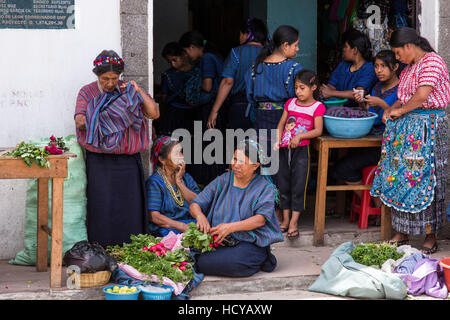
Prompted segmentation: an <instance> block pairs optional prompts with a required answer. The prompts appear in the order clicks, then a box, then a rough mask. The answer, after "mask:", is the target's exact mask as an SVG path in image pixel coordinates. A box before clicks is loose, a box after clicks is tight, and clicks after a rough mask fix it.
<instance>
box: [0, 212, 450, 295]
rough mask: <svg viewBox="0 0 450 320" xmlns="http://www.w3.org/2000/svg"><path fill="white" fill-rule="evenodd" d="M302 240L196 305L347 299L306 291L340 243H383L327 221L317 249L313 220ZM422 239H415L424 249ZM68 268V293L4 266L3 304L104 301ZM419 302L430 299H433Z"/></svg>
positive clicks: (447, 253) (217, 282)
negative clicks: (76, 282)
mask: <svg viewBox="0 0 450 320" xmlns="http://www.w3.org/2000/svg"><path fill="white" fill-rule="evenodd" d="M300 233H301V236H300V238H298V239H297V240H295V241H290V240H286V241H284V242H282V243H279V244H276V245H274V246H273V253H274V254H275V256H276V257H277V260H278V265H277V268H276V270H275V271H274V272H271V273H264V272H259V273H257V274H255V275H253V276H252V277H249V278H239V279H234V278H223V277H205V279H204V281H203V282H202V283H201V284H200V285H199V286H198V287H197V288H196V289H194V291H193V292H192V294H191V296H192V299H193V300H267V299H273V300H278V299H280V300H342V299H348V298H343V297H335V296H330V295H325V294H319V293H313V292H309V291H307V288H308V287H309V286H310V285H311V284H312V283H313V282H314V281H315V280H316V278H317V277H318V276H319V274H320V270H321V266H322V264H323V263H324V262H325V261H326V260H327V259H328V257H329V256H330V255H331V253H332V252H333V250H334V249H335V248H336V247H337V246H338V245H339V244H341V243H343V242H346V241H353V242H354V243H355V244H357V243H360V242H367V241H374V240H378V237H379V227H374V226H373V227H370V228H369V229H366V230H360V229H358V228H357V225H356V224H350V223H348V219H346V218H345V219H342V218H333V217H327V221H326V229H325V245H326V246H324V247H314V246H312V217H311V216H307V215H305V216H304V217H302V218H301V221H300ZM422 241H423V237H416V238H413V239H412V245H413V246H415V247H420V245H421V243H422ZM439 247H440V249H439V251H438V252H436V253H435V254H433V255H432V256H431V257H432V258H443V257H450V240H446V239H441V240H439ZM65 270H66V269H65V268H63V288H60V289H53V290H50V289H49V273H48V272H36V269H35V267H24V266H16V265H10V264H8V261H6V260H3V261H0V300H5V299H6V300H34V299H36V300H41V299H45V300H48V299H52V300H100V299H104V296H103V293H102V291H101V289H102V288H101V287H99V288H88V289H82V290H68V289H67V287H66V286H65V283H66V279H67V275H66V273H65ZM415 299H420V300H428V299H432V298H430V297H428V296H425V295H423V296H420V297H416V298H415Z"/></svg>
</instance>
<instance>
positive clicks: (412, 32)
mask: <svg viewBox="0 0 450 320" xmlns="http://www.w3.org/2000/svg"><path fill="white" fill-rule="evenodd" d="M408 43H411V44H414V45H416V46H418V47H420V48H421V49H422V50H423V51H426V52H435V51H434V49H433V47H431V45H430V42H428V40H427V39H425V38H424V37H421V36H419V35H418V34H417V31H416V29H413V28H409V27H400V28H397V29H395V30H394V32H392V35H391V40H390V41H389V44H390V46H391V47H392V48H401V47H404V46H405V45H407V44H408Z"/></svg>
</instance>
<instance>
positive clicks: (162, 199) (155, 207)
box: [146, 136, 200, 236]
mask: <svg viewBox="0 0 450 320" xmlns="http://www.w3.org/2000/svg"><path fill="white" fill-rule="evenodd" d="M152 162H153V168H154V174H153V175H152V176H151V177H150V178H149V179H148V180H147V183H146V187H147V206H148V212H149V214H150V217H151V221H152V223H151V224H150V225H149V229H150V232H151V233H153V234H155V235H160V236H165V235H167V234H168V233H169V232H170V231H173V232H174V233H176V234H178V233H183V232H185V231H186V230H187V228H188V225H187V224H188V223H190V222H195V220H193V219H192V216H191V215H190V213H189V204H190V203H191V202H192V201H193V200H194V199H195V197H197V194H198V193H199V192H200V189H199V188H198V186H197V183H196V182H195V181H194V179H193V178H192V177H191V175H189V174H188V173H186V172H185V168H186V164H185V162H184V157H183V153H182V150H181V144H180V143H179V142H178V141H177V140H172V139H171V138H170V137H167V136H162V137H160V138H158V139H157V140H156V141H155V143H154V144H153V150H152Z"/></svg>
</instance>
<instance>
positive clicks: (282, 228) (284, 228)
mask: <svg viewBox="0 0 450 320" xmlns="http://www.w3.org/2000/svg"><path fill="white" fill-rule="evenodd" d="M280 229H281V233H285V232H286V231H288V229H289V227H282V226H280Z"/></svg>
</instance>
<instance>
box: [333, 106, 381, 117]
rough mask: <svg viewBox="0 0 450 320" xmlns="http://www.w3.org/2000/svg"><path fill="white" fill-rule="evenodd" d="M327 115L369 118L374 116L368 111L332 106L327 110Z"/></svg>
mask: <svg viewBox="0 0 450 320" xmlns="http://www.w3.org/2000/svg"><path fill="white" fill-rule="evenodd" d="M325 115H326V116H331V117H338V118H368V117H371V116H373V114H371V113H370V112H368V111H365V110H361V109H355V108H349V107H330V108H327V111H325Z"/></svg>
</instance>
